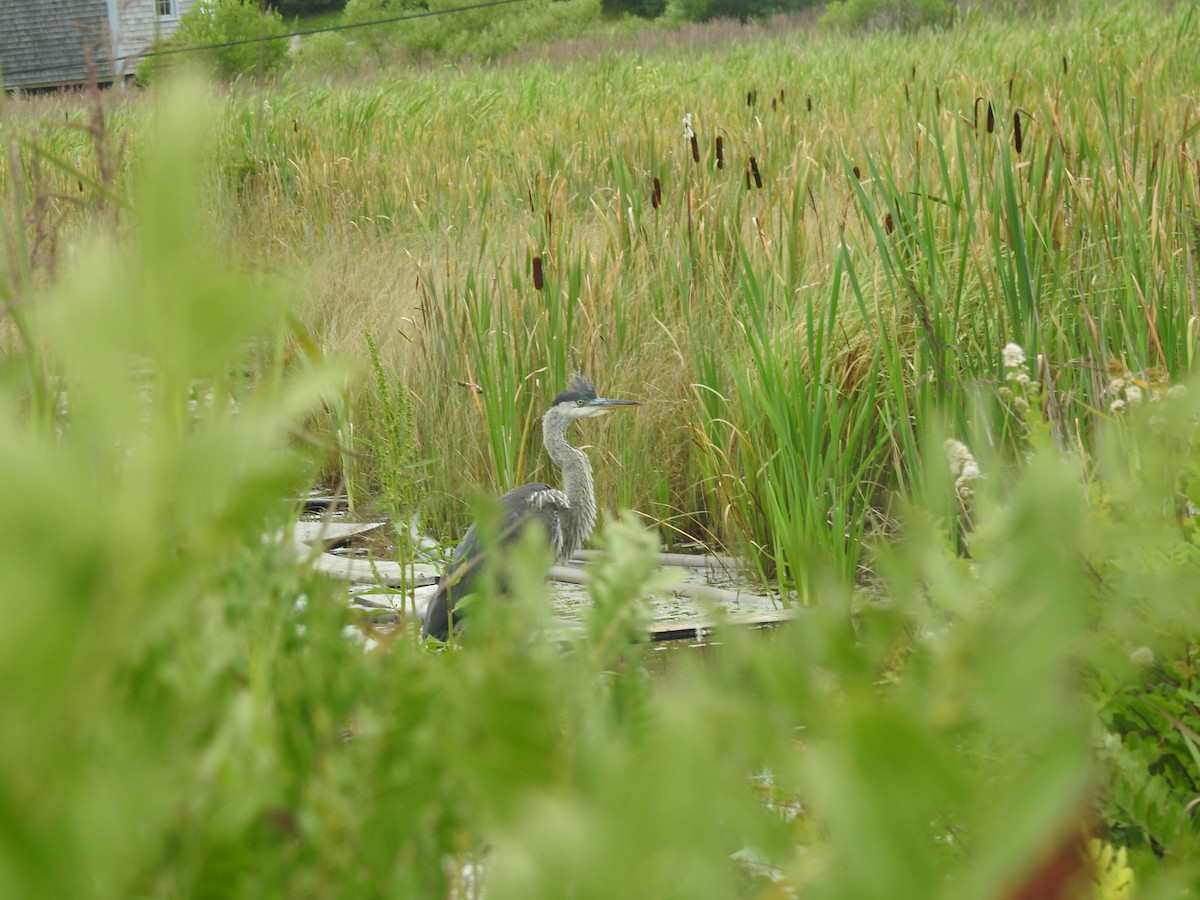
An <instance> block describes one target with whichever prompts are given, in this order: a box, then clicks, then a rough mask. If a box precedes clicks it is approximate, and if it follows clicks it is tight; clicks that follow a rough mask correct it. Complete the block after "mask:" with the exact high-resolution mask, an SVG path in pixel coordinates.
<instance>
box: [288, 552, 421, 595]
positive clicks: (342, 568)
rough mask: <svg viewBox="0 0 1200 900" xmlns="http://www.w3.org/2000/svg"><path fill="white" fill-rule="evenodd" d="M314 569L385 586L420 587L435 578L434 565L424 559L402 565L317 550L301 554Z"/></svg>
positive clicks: (354, 580)
mask: <svg viewBox="0 0 1200 900" xmlns="http://www.w3.org/2000/svg"><path fill="white" fill-rule="evenodd" d="M303 559H304V561H305V562H308V563H309V564H310V565H311V566H312V569H313V571H314V572H320V573H321V574H322V575H328V576H329V577H330V578H340V579H341V580H343V581H350V582H354V583H355V584H382V585H386V586H387V587H413V586H417V587H421V586H424V585H428V584H433V583H435V582H436V581H437V580H438V576H439V573H438V568H437V566H433V565H429V564H428V563H413V564H411V565H407V566H402V565H400V563H398V562H396V561H395V560H391V559H352V558H350V557H346V556H334V555H333V554H332V553H319V554H317V555H316V556H312V555H311V554H309V555H306V556H303Z"/></svg>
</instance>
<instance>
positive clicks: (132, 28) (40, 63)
mask: <svg viewBox="0 0 1200 900" xmlns="http://www.w3.org/2000/svg"><path fill="white" fill-rule="evenodd" d="M195 2H196V0H4V2H3V3H0V81H2V82H3V85H4V89H5V90H9V91H12V90H35V89H41V88H56V87H71V86H74V85H80V84H84V83H86V82H87V81H88V78H89V75H88V62H89V61H90V62H91V64H92V65H93V66H94V69H95V74H96V78H97V79H98V80H99V82H100V83H101V84H111V83H112V82H114V81H117V80H119V79H122V78H124V77H126V76H128V75H132V74H133V70H134V68H135V67H136V66H137V64H138V60H139V59H140V58H141V54H142V53H143V52H144V51H145V50H146V49H147V48H148V47H149V46H150V44H151V43H153V42H154V41H155V40H156V39H161V38H166V37H170V35H171V34H172V33H174V31H175V29H176V28H177V27H179V17H180V16H181V15H183V13H185V12H187V10H188V9H190V8H191V6H192V4H193V3H195Z"/></svg>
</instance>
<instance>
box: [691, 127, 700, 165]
mask: <svg viewBox="0 0 1200 900" xmlns="http://www.w3.org/2000/svg"><path fill="white" fill-rule="evenodd" d="M690 143H691V145H692V162H700V144H699V143H698V142H697V140H696V135H695V134H693V135H692V139H691V141H690Z"/></svg>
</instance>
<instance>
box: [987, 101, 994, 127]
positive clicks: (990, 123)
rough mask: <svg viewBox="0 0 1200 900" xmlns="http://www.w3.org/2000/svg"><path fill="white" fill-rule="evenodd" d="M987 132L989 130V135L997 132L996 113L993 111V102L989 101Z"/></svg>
mask: <svg viewBox="0 0 1200 900" xmlns="http://www.w3.org/2000/svg"><path fill="white" fill-rule="evenodd" d="M987 130H988V134H991V133H992V132H993V131H995V130H996V111H995V110H994V109H992V101H991V100H989V101H988V110H987Z"/></svg>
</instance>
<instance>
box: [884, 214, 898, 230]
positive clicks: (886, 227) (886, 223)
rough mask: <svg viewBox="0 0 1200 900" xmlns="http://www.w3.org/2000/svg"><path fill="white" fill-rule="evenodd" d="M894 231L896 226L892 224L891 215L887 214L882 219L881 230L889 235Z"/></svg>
mask: <svg viewBox="0 0 1200 900" xmlns="http://www.w3.org/2000/svg"><path fill="white" fill-rule="evenodd" d="M895 229H896V226H895V224H894V223H893V222H892V214H891V213H890V212H889V213H888V214H887V215H886V216H884V217H883V230H884V231H886V232H887V233H888V234H891V233H892V232H893V231H895Z"/></svg>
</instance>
